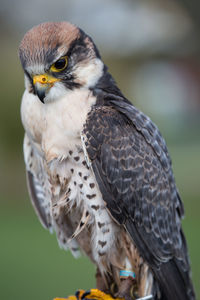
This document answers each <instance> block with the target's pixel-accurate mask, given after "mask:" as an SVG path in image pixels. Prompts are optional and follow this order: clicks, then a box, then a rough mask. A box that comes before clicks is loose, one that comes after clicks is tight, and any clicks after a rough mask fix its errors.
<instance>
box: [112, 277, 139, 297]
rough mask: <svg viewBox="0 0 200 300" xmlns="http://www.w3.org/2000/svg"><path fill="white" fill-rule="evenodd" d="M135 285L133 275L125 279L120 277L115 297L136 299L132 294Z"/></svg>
mask: <svg viewBox="0 0 200 300" xmlns="http://www.w3.org/2000/svg"><path fill="white" fill-rule="evenodd" d="M135 287H136V281H135V279H134V278H133V277H131V276H128V277H127V278H126V279H121V284H120V286H119V290H118V292H117V294H116V295H115V296H116V297H117V298H124V299H125V300H133V299H136V298H135V295H134V289H135Z"/></svg>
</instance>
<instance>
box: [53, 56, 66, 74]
mask: <svg viewBox="0 0 200 300" xmlns="http://www.w3.org/2000/svg"><path fill="white" fill-rule="evenodd" d="M66 67H67V56H63V57H61V58H59V59H58V60H57V61H56V62H55V63H54V64H53V65H52V66H51V68H50V70H51V71H52V72H61V71H63V70H64V69H65V68H66Z"/></svg>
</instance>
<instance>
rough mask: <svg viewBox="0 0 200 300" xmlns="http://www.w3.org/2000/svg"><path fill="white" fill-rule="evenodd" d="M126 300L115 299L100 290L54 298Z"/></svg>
mask: <svg viewBox="0 0 200 300" xmlns="http://www.w3.org/2000/svg"><path fill="white" fill-rule="evenodd" d="M89 299H90V300H92V299H94V300H124V299H123V298H113V297H112V296H111V295H109V294H106V293H104V292H102V291H100V290H98V289H91V290H89V291H84V290H79V291H77V292H76V294H75V295H71V296H69V297H67V298H54V299H53V300H89Z"/></svg>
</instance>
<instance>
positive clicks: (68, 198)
mask: <svg viewBox="0 0 200 300" xmlns="http://www.w3.org/2000/svg"><path fill="white" fill-rule="evenodd" d="M94 103H95V98H94V97H93V96H92V95H91V92H90V91H88V90H77V91H70V92H68V93H67V94H66V96H64V97H62V98H60V99H59V100H56V101H53V102H49V103H46V104H42V103H41V102H40V101H39V99H38V98H37V97H36V96H34V95H32V94H30V93H28V92H27V91H25V93H24V96H23V99H22V106H21V114H22V122H23V125H24V128H25V130H26V132H27V135H28V137H29V139H30V141H31V143H32V145H33V147H34V148H35V149H36V150H37V152H38V154H39V156H40V157H42V159H43V161H44V170H46V172H47V174H48V178H49V179H48V180H49V182H50V184H51V188H50V189H51V190H50V193H51V195H52V196H51V199H50V202H51V203H50V206H51V208H52V221H53V224H54V229H55V230H56V233H57V236H58V240H59V243H60V245H61V246H62V247H64V248H67V246H68V245H67V240H68V239H69V238H70V236H69V235H70V234H71V231H72V230H74V229H75V226H77V224H78V222H79V221H80V219H79V220H78V221H77V220H76V222H75V221H74V219H75V218H81V216H82V214H83V212H84V211H86V212H88V214H89V221H88V224H89V226H91V227H92V230H91V236H90V239H91V240H90V244H91V245H90V246H91V250H92V256H93V260H95V261H96V262H97V263H98V264H100V265H102V266H103V264H101V263H100V262H101V261H104V262H105V261H106V257H107V256H108V255H109V256H111V254H110V253H111V251H110V250H111V249H112V248H113V247H114V244H115V240H116V236H117V233H116V231H117V232H118V230H119V229H118V226H117V225H116V224H115V223H114V221H113V220H112V219H111V217H110V215H109V214H108V212H107V209H106V206H105V203H104V201H103V199H102V195H101V193H100V191H99V188H98V184H97V183H96V180H95V178H94V174H93V172H92V170H91V168H88V166H87V164H86V161H85V155H84V152H83V149H82V144H81V131H82V128H83V124H84V123H85V121H86V117H87V114H88V112H89V110H90V109H91V106H92V105H93V104H94ZM74 208H76V209H75V210H74ZM66 213H68V216H69V219H70V220H71V225H70V226H71V228H66V224H64V222H63V220H65V218H66V217H65V216H66ZM70 214H71V215H70ZM77 232H78V231H77ZM72 244H73V245H74V243H72Z"/></svg>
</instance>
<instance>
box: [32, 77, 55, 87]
mask: <svg viewBox="0 0 200 300" xmlns="http://www.w3.org/2000/svg"><path fill="white" fill-rule="evenodd" d="M57 81H60V79H59V78H55V77H53V76H51V75H49V74H41V75H35V76H33V84H36V83H37V82H39V83H40V84H50V85H52V84H54V82H57Z"/></svg>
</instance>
